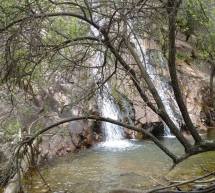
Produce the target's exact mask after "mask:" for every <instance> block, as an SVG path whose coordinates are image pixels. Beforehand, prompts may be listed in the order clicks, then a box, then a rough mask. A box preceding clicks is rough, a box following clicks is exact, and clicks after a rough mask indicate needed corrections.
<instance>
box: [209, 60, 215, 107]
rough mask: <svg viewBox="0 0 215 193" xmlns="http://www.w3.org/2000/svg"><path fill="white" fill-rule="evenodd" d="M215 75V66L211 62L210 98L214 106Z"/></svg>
mask: <svg viewBox="0 0 215 193" xmlns="http://www.w3.org/2000/svg"><path fill="white" fill-rule="evenodd" d="M214 75H215V66H214V65H213V64H211V73H210V98H211V100H212V105H213V107H214V94H213V92H214Z"/></svg>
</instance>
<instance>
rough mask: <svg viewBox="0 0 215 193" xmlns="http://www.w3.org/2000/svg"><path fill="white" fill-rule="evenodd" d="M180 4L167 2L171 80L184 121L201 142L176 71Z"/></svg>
mask: <svg viewBox="0 0 215 193" xmlns="http://www.w3.org/2000/svg"><path fill="white" fill-rule="evenodd" d="M179 5H180V0H179V1H173V0H168V3H167V12H168V15H169V56H168V66H169V73H170V77H171V82H172V87H173V91H174V95H175V98H176V102H177V104H178V106H179V109H180V111H181V114H182V116H183V119H184V122H185V124H186V125H187V127H188V130H189V131H190V133H191V135H192V136H193V138H194V140H195V143H196V144H200V143H201V141H202V139H201V137H200V135H199V134H198V132H197V130H196V128H195V127H194V125H193V123H192V121H191V118H190V115H189V113H188V111H187V107H186V105H185V103H184V101H183V96H182V93H181V89H180V86H179V83H178V78H177V72H176V64H175V61H176V47H175V38H176V37H175V32H176V16H177V9H178V7H179Z"/></svg>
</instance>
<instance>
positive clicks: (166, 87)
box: [131, 36, 183, 137]
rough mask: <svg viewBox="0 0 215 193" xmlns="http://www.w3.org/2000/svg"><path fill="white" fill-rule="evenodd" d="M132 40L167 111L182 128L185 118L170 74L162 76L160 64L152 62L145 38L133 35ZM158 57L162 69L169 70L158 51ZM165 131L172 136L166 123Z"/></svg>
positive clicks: (166, 134)
mask: <svg viewBox="0 0 215 193" xmlns="http://www.w3.org/2000/svg"><path fill="white" fill-rule="evenodd" d="M131 41H132V42H133V43H134V45H135V48H136V50H137V52H138V55H139V57H140V59H141V61H142V63H143V65H144V67H145V68H146V71H147V73H148V74H149V76H150V78H151V80H152V81H153V83H154V86H155V88H156V89H157V91H158V94H159V96H160V98H161V100H162V101H163V104H164V107H165V110H166V112H167V113H168V115H169V117H170V118H171V119H172V121H173V122H174V124H175V125H176V126H177V127H178V128H180V127H179V126H180V123H181V122H182V120H183V119H182V115H181V113H180V111H179V107H178V105H177V103H176V101H175V98H174V93H173V89H172V86H171V83H170V77H169V76H168V77H167V78H166V77H165V76H162V74H161V72H159V70H158V66H155V64H152V63H151V61H150V55H149V52H148V51H147V48H146V46H145V42H144V40H142V39H140V38H136V37H134V36H133V37H132V38H131ZM158 57H159V65H160V69H165V71H166V72H168V66H167V62H166V61H165V60H164V58H163V56H162V53H161V52H159V53H158ZM164 132H165V136H167V137H172V134H171V132H170V129H169V128H168V126H167V125H166V124H165V123H164Z"/></svg>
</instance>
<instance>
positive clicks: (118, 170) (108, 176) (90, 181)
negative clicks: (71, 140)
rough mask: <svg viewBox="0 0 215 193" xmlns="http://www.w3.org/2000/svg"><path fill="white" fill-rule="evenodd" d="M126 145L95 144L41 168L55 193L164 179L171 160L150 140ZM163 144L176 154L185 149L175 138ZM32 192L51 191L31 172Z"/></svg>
mask: <svg viewBox="0 0 215 193" xmlns="http://www.w3.org/2000/svg"><path fill="white" fill-rule="evenodd" d="M129 143H130V145H129V146H128V147H127V148H113V147H111V148H105V147H101V146H96V147H94V148H92V149H88V150H84V151H81V152H79V153H78V154H72V155H70V156H67V157H64V158H59V159H57V160H55V161H54V162H52V163H51V164H49V165H46V166H44V167H42V168H41V169H40V171H41V174H42V175H43V177H44V178H45V179H46V181H47V183H48V184H49V186H50V187H51V190H52V192H55V193H63V192H68V193H105V192H109V190H111V189H118V188H128V189H146V188H149V187H151V186H153V185H155V184H157V183H158V181H160V182H161V181H162V179H163V176H165V175H166V174H167V173H168V172H169V169H170V168H171V166H172V162H171V160H170V159H169V158H168V157H167V156H166V155H165V154H164V153H163V152H162V151H160V150H159V149H158V147H156V146H155V145H154V143H153V142H150V141H143V142H138V141H129ZM163 143H164V144H165V145H166V146H168V147H169V148H170V149H171V150H172V151H174V152H176V153H177V154H180V153H182V152H183V151H182V148H181V146H180V145H179V144H178V142H177V141H176V139H165V140H163ZM25 188H26V189H27V192H29V193H41V192H48V189H47V188H46V186H44V183H43V181H42V180H41V178H40V177H39V176H38V175H35V174H34V175H28V177H27V179H26V180H25Z"/></svg>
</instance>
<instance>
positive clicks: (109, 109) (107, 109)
mask: <svg viewBox="0 0 215 193" xmlns="http://www.w3.org/2000/svg"><path fill="white" fill-rule="evenodd" d="M105 89H106V91H105V90H104V89H103V96H102V97H101V96H99V97H100V102H101V114H102V116H103V117H108V118H111V119H114V120H119V113H120V112H119V110H118V108H117V106H116V104H115V103H114V99H113V97H112V96H111V95H110V94H109V90H110V89H109V86H108V85H105ZM102 125H103V128H104V131H105V141H108V142H111V141H116V140H121V139H123V138H124V132H123V128H121V127H120V126H118V125H115V124H111V123H107V122H104V123H103V124H102Z"/></svg>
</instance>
